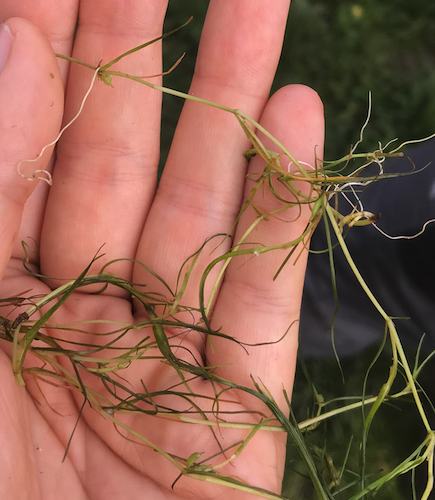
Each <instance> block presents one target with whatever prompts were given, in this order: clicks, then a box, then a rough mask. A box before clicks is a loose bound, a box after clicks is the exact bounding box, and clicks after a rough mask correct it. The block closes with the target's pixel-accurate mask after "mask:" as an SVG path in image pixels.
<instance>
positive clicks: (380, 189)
mask: <svg viewBox="0 0 435 500" xmlns="http://www.w3.org/2000/svg"><path fill="white" fill-rule="evenodd" d="M410 159H411V160H412V162H413V163H411V161H410ZM429 163H431V164H430V165H429V166H428V167H427V168H426V169H425V170H423V171H422V172H419V173H415V174H413V175H409V176H404V177H399V178H394V179H385V180H380V181H378V182H376V183H374V184H373V185H371V186H369V187H368V188H367V189H366V190H365V191H364V193H362V195H361V200H362V202H363V205H364V209H365V210H368V211H370V212H372V213H374V214H378V213H381V220H379V221H378V222H377V225H378V226H379V227H380V228H381V229H382V230H384V231H385V232H386V233H388V234H390V235H392V236H396V235H413V234H415V233H418V232H419V231H420V230H421V228H422V226H423V224H424V223H425V222H426V221H427V220H429V219H432V218H435V171H434V169H435V140H431V141H428V142H426V143H424V144H422V145H421V146H419V147H417V148H414V149H413V150H411V151H410V152H408V153H406V155H405V157H402V158H392V159H388V160H386V161H385V163H384V167H385V172H409V171H410V170H412V169H413V168H414V167H413V164H414V165H415V169H417V170H418V169H421V168H423V167H424V166H426V165H428V164H429ZM360 189H361V188H360ZM340 207H341V209H342V211H341V213H344V214H348V213H349V212H350V211H351V206H350V205H349V204H348V203H347V202H345V200H344V199H342V200H341V201H340ZM346 243H347V245H348V247H349V250H350V252H351V255H352V256H353V258H354V260H355V263H356V264H357V266H358V268H359V270H360V272H361V274H362V276H363V278H364V279H365V280H366V282H367V284H368V285H369V287H370V289H371V290H372V292H373V293H374V295H375V297H376V298H377V299H378V301H379V302H380V304H381V305H382V306H383V307H384V309H385V311H386V312H387V313H388V314H389V315H391V316H396V317H409V318H410V319H398V320H397V321H395V323H396V327H397V329H398V332H399V335H400V337H401V339H402V340H403V341H404V342H405V343H408V344H412V345H413V346H416V345H417V344H418V342H419V340H420V338H421V336H422V335H423V333H426V337H425V341H424V344H423V346H424V348H425V349H426V350H433V349H435V291H434V285H433V282H434V278H435V258H434V257H435V256H434V247H435V245H434V243H435V223H433V224H429V225H428V227H427V228H426V231H425V232H424V233H423V234H422V235H421V236H419V237H418V238H415V239H412V240H403V239H401V240H390V239H388V238H386V237H385V236H383V235H382V234H380V233H379V232H378V231H377V230H376V229H375V228H374V227H372V226H371V225H370V226H365V227H354V228H352V229H350V230H349V232H348V233H347V236H346ZM311 248H312V249H314V250H321V249H325V248H326V237H325V229H324V226H323V224H321V225H319V227H318V229H317V230H316V232H315V234H314V236H313V239H312V244H311ZM334 259H335V271H336V279H337V288H338V298H339V310H338V314H337V317H336V322H335V345H336V347H337V351H338V353H339V355H340V356H346V355H351V354H355V353H356V352H358V351H360V350H362V349H364V348H365V347H368V346H369V345H370V344H372V343H373V342H379V341H380V340H381V339H382V338H383V335H384V331H385V323H384V321H383V319H382V318H381V316H380V315H379V313H378V312H377V311H376V310H375V308H374V307H373V305H372V304H371V303H370V301H369V300H368V298H367V296H366V295H365V293H364V292H363V290H362V289H361V287H360V286H359V284H358V282H357V281H356V279H355V277H354V276H353V273H352V271H351V269H350V267H349V265H348V263H347V261H346V260H345V258H344V257H343V254H342V252H341V249H340V248H337V249H336V250H335V251H334ZM333 311H334V300H333V294H332V286H331V273H330V268H329V257H328V255H327V254H322V255H318V254H311V255H310V257H309V260H308V271H307V276H306V280H305V288H304V296H303V303H302V314H301V323H300V346H301V353H302V354H303V355H304V356H327V355H332V354H333V350H332V343H331V321H332V317H333Z"/></svg>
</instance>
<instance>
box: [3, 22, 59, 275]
mask: <svg viewBox="0 0 435 500" xmlns="http://www.w3.org/2000/svg"><path fill="white" fill-rule="evenodd" d="M7 26H8V28H3V30H2V35H1V38H2V41H3V44H4V46H6V47H7V45H9V46H10V52H9V55H8V57H7V59H6V61H5V65H4V67H3V70H2V72H1V73H0V109H1V110H2V112H1V115H0V165H1V182H0V239H1V241H2V244H1V250H0V278H2V277H3V274H4V271H5V268H6V266H7V264H8V262H9V259H10V257H11V254H12V249H13V246H14V243H15V240H16V239H17V234H18V230H19V227H20V221H21V217H22V213H23V208H24V204H25V203H26V200H27V198H28V197H29V195H30V193H31V192H32V191H33V189H35V187H36V185H37V183H38V181H36V180H35V181H28V180H27V179H24V178H23V177H21V176H20V175H19V173H18V171H17V166H18V164H19V162H20V161H21V160H23V159H26V158H35V157H37V154H38V153H39V152H40V151H41V149H42V147H43V146H44V145H45V144H47V143H48V142H50V140H51V139H52V138H53V137H54V136H55V134H56V133H57V131H58V130H59V126H60V121H61V118H62V113H63V90H62V83H61V80H60V73H59V68H58V66H57V62H56V58H55V56H54V54H53V51H52V50H51V47H50V45H49V43H48V42H47V40H46V38H45V37H44V35H43V34H42V33H41V32H40V31H39V30H38V29H37V28H36V27H34V26H33V25H32V24H30V23H29V22H28V21H25V20H24V19H19V18H13V19H10V20H9V21H8V22H7ZM9 29H10V32H11V35H9V31H8V30H9ZM9 36H11V39H10V41H9V38H8V37H9ZM51 151H52V148H49V150H47V151H46V152H45V153H44V154H43V155H42V156H41V158H40V159H39V160H38V161H37V162H35V163H26V164H22V167H21V170H22V172H23V173H25V174H26V175H27V176H28V177H31V176H32V173H33V172H34V171H35V170H37V169H44V168H45V167H46V165H47V162H48V160H49V158H50V154H51ZM39 182H40V181H39Z"/></svg>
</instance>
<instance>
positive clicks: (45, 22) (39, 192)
mask: <svg viewBox="0 0 435 500" xmlns="http://www.w3.org/2000/svg"><path fill="white" fill-rule="evenodd" d="M77 10H78V0H67V1H66V0H63V1H62V2H58V1H57V0H42V1H38V2H32V4H31V5H29V4H27V3H25V2H16V1H15V0H3V1H2V2H1V3H0V22H3V21H5V20H6V19H8V18H10V17H23V18H25V19H27V20H28V21H30V22H32V24H33V25H35V26H36V27H38V28H39V29H40V30H41V31H42V32H43V33H44V35H45V36H46V37H47V38H48V40H49V42H50V44H51V46H52V48H53V50H54V52H57V53H61V54H70V51H71V47H72V41H73V36H74V30H75V25H76V20H77ZM58 65H59V68H60V74H61V77H62V82H63V83H64V84H65V83H66V78H67V74H68V67H69V63H68V62H67V61H64V60H58ZM54 138H55V136H53V137H50V139H49V141H48V142H51V141H52V140H53V139H54ZM38 153H39V151H35V152H34V155H35V156H36V154H38ZM52 166H53V158H52V159H51V160H50V162H49V163H48V164H47V166H46V170H48V171H51V170H52ZM47 194H48V184H47V183H45V182H40V183H38V186H37V187H36V188H35V189H34V191H33V192H32V194H31V195H30V197H29V199H28V200H27V202H26V205H25V207H24V212H23V217H22V220H21V226H20V231H19V234H18V237H17V240H16V245H15V248H14V250H13V254H14V256H16V257H18V258H22V257H23V251H22V250H23V249H22V246H21V241H22V240H24V241H26V242H28V243H29V244H34V242H35V244H36V245H38V244H39V238H40V233H41V226H42V218H43V215H44V210H45V204H46V199H47ZM29 257H30V259H31V260H32V261H36V254H33V253H30V255H29Z"/></svg>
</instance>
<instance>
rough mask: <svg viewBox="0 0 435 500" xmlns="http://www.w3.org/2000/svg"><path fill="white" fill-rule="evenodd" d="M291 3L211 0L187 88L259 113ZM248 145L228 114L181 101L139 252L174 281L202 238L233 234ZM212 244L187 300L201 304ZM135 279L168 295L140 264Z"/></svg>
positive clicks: (140, 257) (255, 115) (193, 278)
mask: <svg viewBox="0 0 435 500" xmlns="http://www.w3.org/2000/svg"><path fill="white" fill-rule="evenodd" d="M288 7H289V2H288V1H287V0H280V1H276V2H274V7H273V9H271V8H270V5H268V3H267V2H264V1H252V0H243V1H242V0H241V1H238V2H221V1H212V2H210V7H209V10H208V13H207V18H206V21H205V25H204V29H203V35H202V39H201V44H200V49H199V54H198V60H197V64H196V68H195V75H194V78H193V82H192V86H191V88H190V90H189V93H190V94H192V95H194V96H197V97H201V98H204V99H208V100H211V101H213V102H217V103H220V104H223V105H225V106H229V107H233V108H240V109H242V110H243V111H245V112H246V113H247V114H248V115H250V116H252V117H253V118H254V119H255V118H258V117H259V116H260V113H261V111H262V109H263V106H264V105H265V102H266V100H267V98H268V96H269V92H270V86H271V83H272V80H273V77H274V74H275V70H276V66H277V63H278V59H279V55H280V52H281V45H282V39H283V35H284V30H285V24H286V20H287V12H288ZM259 20H261V23H260V24H259ZM248 147H249V141H248V140H247V138H246V136H245V135H244V133H243V131H242V129H241V127H240V125H239V124H238V122H237V120H236V118H235V117H234V116H233V115H231V114H229V113H225V112H224V111H222V110H219V109H215V108H211V107H208V106H206V105H204V104H200V103H195V102H189V101H187V102H186V103H185V105H184V109H183V112H182V115H181V117H180V120H179V124H178V127H177V131H176V134H175V137H174V140H173V143H172V148H171V151H170V154H169V158H168V162H167V164H166V166H165V170H164V173H163V177H162V180H161V182H160V185H159V189H158V192H157V195H156V198H155V200H154V203H153V206H152V210H151V212H150V216H149V218H148V220H147V221H146V225H145V229H144V232H143V235H142V239H141V243H140V246H139V250H138V255H137V258H138V260H139V261H142V262H146V263H147V265H149V266H150V267H151V268H152V269H153V270H154V271H155V272H157V273H158V274H159V275H161V276H163V277H164V279H165V280H167V282H168V283H169V284H170V285H171V286H175V283H176V279H177V274H178V271H179V269H180V266H181V264H182V262H183V261H184V259H186V258H187V257H188V256H189V255H191V254H192V253H193V252H195V251H196V250H198V248H199V247H200V246H201V245H202V244H203V243H204V241H205V240H206V238H208V237H210V236H213V235H216V234H217V233H227V232H228V231H230V229H231V226H232V224H233V222H234V219H235V217H236V215H237V212H238V211H239V209H240V203H241V197H242V193H243V184H244V175H245V170H246V161H245V159H244V158H243V156H242V153H243V152H244V151H245V150H246V149H247V148H248ZM217 243H218V240H214V241H213V242H211V243H210V244H209V245H208V246H207V247H206V248H205V249H204V250H203V252H202V255H201V257H200V259H199V261H198V263H197V265H196V268H195V270H194V271H193V273H192V275H191V277H190V280H189V286H188V288H187V290H186V292H185V295H184V298H183V302H184V303H185V304H189V305H193V306H194V305H195V304H197V303H198V299H197V295H198V283H199V279H200V276H201V274H202V272H203V269H204V267H205V265H206V263H207V262H208V261H209V260H210V250H211V249H212V248H214V247H215V246H216V245H217ZM223 248H224V247H221V248H220V250H222V249H223ZM134 278H135V281H139V282H144V281H145V282H147V283H148V284H149V287H151V286H152V287H153V289H156V290H157V291H160V292H162V293H164V292H166V290H164V289H162V287H160V285H159V283H157V282H154V281H153V280H152V277H150V276H148V275H146V274H145V273H144V271H143V270H142V268H140V267H137V269H136V274H135V277H134ZM150 289H151V288H150Z"/></svg>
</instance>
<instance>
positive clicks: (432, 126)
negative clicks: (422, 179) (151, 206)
mask: <svg viewBox="0 0 435 500" xmlns="http://www.w3.org/2000/svg"><path fill="white" fill-rule="evenodd" d="M207 6H208V1H206V0H188V1H184V2H180V1H179V0H178V1H177V0H172V1H170V2H169V10H168V15H167V19H166V23H165V31H168V30H170V29H172V28H174V27H176V26H179V25H180V24H181V23H182V22H184V21H186V20H187V19H188V18H189V17H190V16H191V15H192V16H193V17H194V21H193V22H192V23H191V24H190V25H188V26H187V27H186V28H184V29H183V30H181V31H180V32H178V33H177V34H175V35H173V36H171V37H169V38H167V39H166V40H165V41H164V61H165V68H166V69H168V68H169V67H170V66H171V65H172V64H173V63H174V62H175V61H176V60H177V59H178V57H179V56H180V55H181V54H182V53H183V52H186V56H185V58H184V60H183V62H182V65H181V66H180V67H179V68H177V69H176V70H175V71H174V72H173V73H171V74H170V75H168V76H166V77H165V80H164V83H165V85H166V86H168V87H172V88H175V89H178V90H182V91H187V90H188V88H189V83H190V80H191V77H192V74H193V68H194V63H195V57H196V53H197V47H198V42H199V37H200V35H201V29H202V25H203V21H204V18H205V14H206V10H207ZM434 23H435V2H434V1H432V0H413V1H412V2H411V1H409V0H388V1H387V2H386V1H384V2H381V1H379V0H365V1H361V2H354V1H347V0H327V1H325V0H294V1H293V2H292V5H291V8H290V16H289V22H288V27H287V32H286V36H285V41H284V48H283V52H282V56H281V61H280V64H279V67H278V72H277V75H276V79H275V84H274V88H273V90H276V89H277V88H279V87H282V86H284V85H287V84H289V83H303V84H306V85H309V86H310V87H312V88H314V89H315V90H316V91H317V92H318V93H319V94H320V97H321V98H322V100H323V102H324V105H325V115H326V146H325V158H326V159H328V160H332V159H336V158H338V157H341V156H342V155H344V154H346V153H347V152H348V151H349V148H350V145H351V144H354V143H355V142H356V140H357V138H358V134H359V129H360V127H361V125H362V124H363V122H364V120H365V118H366V115H367V102H368V93H369V91H371V92H372V97H373V113H372V118H371V121H370V125H369V127H368V128H367V130H366V141H365V144H364V145H365V146H366V147H367V148H373V147H375V146H376V145H377V142H378V141H381V142H382V143H383V144H385V143H386V142H387V141H389V140H390V139H393V138H395V137H398V138H399V140H405V139H406V140H407V139H412V138H421V137H425V136H427V135H430V134H431V133H433V132H434V131H435V35H434V29H435V28H434ZM253 29H254V27H253ZM182 104H183V103H182V101H181V100H179V99H177V98H175V97H170V96H165V97H164V105H163V113H164V120H163V127H164V128H163V130H162V164H164V160H165V159H166V156H167V152H168V149H169V146H170V143H171V139H172V135H173V132H174V129H175V126H176V123H177V120H178V115H179V112H180V110H181V107H182Z"/></svg>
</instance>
